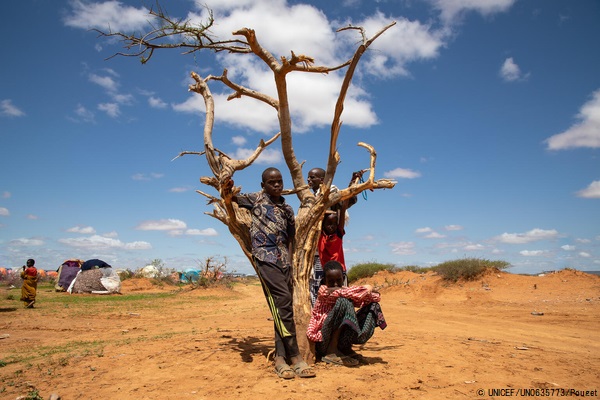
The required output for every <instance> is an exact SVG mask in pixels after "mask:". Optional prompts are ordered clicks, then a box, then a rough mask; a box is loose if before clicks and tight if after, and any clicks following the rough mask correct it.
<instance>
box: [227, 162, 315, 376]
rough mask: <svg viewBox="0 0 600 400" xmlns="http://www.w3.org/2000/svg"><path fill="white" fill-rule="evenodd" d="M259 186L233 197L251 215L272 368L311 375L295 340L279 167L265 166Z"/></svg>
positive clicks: (290, 230)
mask: <svg viewBox="0 0 600 400" xmlns="http://www.w3.org/2000/svg"><path fill="white" fill-rule="evenodd" d="M261 187H262V189H263V190H262V191H260V192H256V193H248V194H238V195H236V196H235V197H234V198H233V200H234V201H235V202H237V204H238V205H239V206H240V207H243V208H246V209H249V210H250V213H251V215H252V225H251V227H250V236H251V240H252V257H253V258H254V263H255V266H256V271H257V273H258V277H259V279H260V281H261V284H262V288H263V291H264V294H265V297H266V298H267V303H268V305H269V308H270V309H271V314H272V316H273V321H274V325H275V372H277V375H279V376H280V377H281V378H284V379H291V378H293V377H294V376H295V375H298V376H299V377H301V378H308V377H313V376H315V373H314V371H313V369H312V368H310V366H309V365H308V364H307V363H306V362H305V361H304V359H303V358H302V356H301V355H300V350H299V349H298V342H297V341H296V324H295V322H294V307H293V303H292V290H293V286H292V265H291V261H292V256H293V253H292V252H293V244H294V236H295V232H296V226H295V222H294V210H293V209H292V207H291V206H290V205H289V204H287V203H286V202H285V199H284V198H283V196H281V192H282V190H283V178H282V176H281V172H280V171H279V170H278V169H276V168H267V169H266V170H264V172H263V174H262V182H261ZM288 360H289V362H290V364H291V366H290V365H288Z"/></svg>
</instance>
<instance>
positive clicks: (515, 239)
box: [495, 228, 558, 244]
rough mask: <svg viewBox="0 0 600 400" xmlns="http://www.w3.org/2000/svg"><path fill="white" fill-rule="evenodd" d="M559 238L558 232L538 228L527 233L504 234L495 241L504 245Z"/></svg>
mask: <svg viewBox="0 0 600 400" xmlns="http://www.w3.org/2000/svg"><path fill="white" fill-rule="evenodd" d="M557 237H558V232H557V231H556V230H554V229H550V230H544V229H538V228H536V229H532V230H530V231H528V232H525V233H503V234H502V235H500V236H497V237H496V238H495V239H496V240H498V241H500V242H502V243H509V244H523V243H530V242H536V241H539V240H551V239H556V238H557Z"/></svg>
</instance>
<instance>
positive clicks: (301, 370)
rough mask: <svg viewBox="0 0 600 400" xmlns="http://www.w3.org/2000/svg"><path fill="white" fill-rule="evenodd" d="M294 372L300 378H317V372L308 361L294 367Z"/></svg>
mask: <svg viewBox="0 0 600 400" xmlns="http://www.w3.org/2000/svg"><path fill="white" fill-rule="evenodd" d="M292 370H293V371H294V372H295V373H296V375H298V377H300V378H313V377H315V376H317V374H316V373H315V371H314V370H313V369H312V368H311V367H310V365H308V364H307V363H306V361H300V362H299V363H296V364H294V365H292Z"/></svg>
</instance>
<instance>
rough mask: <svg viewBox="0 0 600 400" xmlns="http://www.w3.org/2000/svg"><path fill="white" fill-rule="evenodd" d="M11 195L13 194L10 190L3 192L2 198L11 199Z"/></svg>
mask: <svg viewBox="0 0 600 400" xmlns="http://www.w3.org/2000/svg"><path fill="white" fill-rule="evenodd" d="M10 196H12V194H11V193H10V192H6V191H4V192H2V198H3V199H10Z"/></svg>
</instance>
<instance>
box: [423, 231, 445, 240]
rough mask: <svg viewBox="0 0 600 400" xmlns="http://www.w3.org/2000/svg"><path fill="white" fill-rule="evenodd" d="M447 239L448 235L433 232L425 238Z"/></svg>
mask: <svg viewBox="0 0 600 400" xmlns="http://www.w3.org/2000/svg"><path fill="white" fill-rule="evenodd" d="M445 237H446V235H442V234H441V233H437V232H431V233H430V234H428V235H425V236H424V238H425V239H442V238H445Z"/></svg>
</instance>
